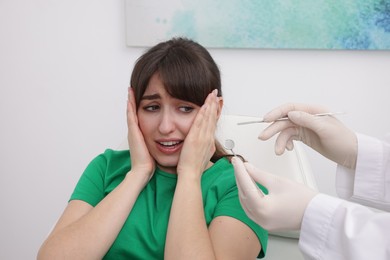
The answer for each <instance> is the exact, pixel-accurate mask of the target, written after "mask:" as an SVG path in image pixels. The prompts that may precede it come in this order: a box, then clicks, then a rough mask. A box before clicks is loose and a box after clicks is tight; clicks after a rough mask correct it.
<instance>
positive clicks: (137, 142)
mask: <svg viewBox="0 0 390 260" xmlns="http://www.w3.org/2000/svg"><path fill="white" fill-rule="evenodd" d="M127 128H128V134H127V140H128V142H129V150H130V154H131V172H132V173H137V174H138V173H140V174H143V175H144V176H146V177H147V178H146V179H145V181H146V182H148V181H149V180H150V178H152V176H153V173H154V170H155V168H156V163H155V161H154V159H153V158H152V156H151V155H150V153H149V150H148V148H147V147H146V144H145V140H144V137H143V135H142V132H141V130H140V129H139V126H138V118H137V109H136V105H135V98H134V90H133V89H132V88H131V87H129V89H128V100H127ZM146 182H145V184H146Z"/></svg>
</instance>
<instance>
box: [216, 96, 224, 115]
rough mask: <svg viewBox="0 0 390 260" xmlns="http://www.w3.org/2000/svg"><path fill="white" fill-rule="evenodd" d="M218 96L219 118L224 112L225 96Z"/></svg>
mask: <svg viewBox="0 0 390 260" xmlns="http://www.w3.org/2000/svg"><path fill="white" fill-rule="evenodd" d="M217 98H218V109H217V117H218V119H219V117H220V115H221V113H222V108H223V97H217Z"/></svg>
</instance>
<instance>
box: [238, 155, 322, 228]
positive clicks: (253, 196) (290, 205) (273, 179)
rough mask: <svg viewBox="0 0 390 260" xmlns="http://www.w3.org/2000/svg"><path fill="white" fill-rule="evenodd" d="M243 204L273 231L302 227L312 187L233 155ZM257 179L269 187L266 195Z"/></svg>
mask: <svg viewBox="0 0 390 260" xmlns="http://www.w3.org/2000/svg"><path fill="white" fill-rule="evenodd" d="M232 164H233V167H234V174H235V176H236V182H237V187H238V191H239V198H240V202H241V206H242V207H243V209H244V210H245V212H246V214H247V215H248V217H249V218H251V219H252V220H253V221H255V222H256V223H257V224H259V225H260V226H262V227H263V228H265V229H267V230H269V231H279V230H298V229H300V228H301V223H302V219H303V215H304V213H305V210H306V207H307V205H308V204H309V202H310V201H311V199H312V198H313V197H314V196H315V195H316V194H317V192H316V191H314V190H312V189H310V188H309V187H307V186H305V185H303V184H300V183H297V182H294V181H291V180H289V179H286V178H284V177H279V176H276V175H274V174H270V173H267V172H263V171H260V170H259V169H256V168H255V167H254V166H253V165H252V164H250V163H243V162H242V161H241V160H240V159H239V158H236V157H234V158H232ZM255 182H257V183H259V184H261V185H263V186H264V187H266V188H267V189H268V194H267V195H265V194H263V192H262V191H261V190H260V188H259V187H258V186H257V185H256V184H255Z"/></svg>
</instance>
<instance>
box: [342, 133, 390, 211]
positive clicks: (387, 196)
mask: <svg viewBox="0 0 390 260" xmlns="http://www.w3.org/2000/svg"><path fill="white" fill-rule="evenodd" d="M357 138H358V157H357V162H356V170H355V171H353V170H351V169H347V168H345V167H343V166H340V165H338V166H337V174H336V190H337V194H338V196H339V197H341V198H344V199H347V200H351V201H353V202H357V203H359V204H363V205H366V206H370V207H375V208H377V209H381V210H386V211H390V192H389V191H390V142H389V141H381V140H379V139H376V138H373V137H369V136H365V135H361V134H357ZM388 139H390V138H388Z"/></svg>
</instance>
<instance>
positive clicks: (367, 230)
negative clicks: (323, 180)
mask: <svg viewBox="0 0 390 260" xmlns="http://www.w3.org/2000/svg"><path fill="white" fill-rule="evenodd" d="M323 112H327V110H326V109H324V108H321V107H318V106H310V105H303V104H291V103H290V104H285V105H282V106H280V107H278V108H276V109H274V110H272V111H270V112H269V113H268V114H267V115H266V116H265V117H264V119H265V121H267V122H270V123H271V122H273V123H272V124H270V126H268V127H267V128H266V129H265V130H264V131H263V132H262V133H261V134H260V136H259V138H260V139H261V140H268V139H269V138H271V137H272V136H274V135H276V134H278V133H279V135H278V137H277V139H276V143H275V152H276V154H278V155H280V154H282V153H283V152H284V151H285V150H286V149H287V150H292V149H293V146H294V145H293V140H299V141H302V142H303V143H305V144H306V145H308V146H310V147H311V148H313V149H314V150H316V151H317V152H319V153H321V154H322V155H323V156H325V157H327V158H328V159H330V160H332V161H334V162H336V163H337V164H338V165H337V173H336V174H337V175H336V190H337V194H338V195H339V197H340V198H335V197H332V196H328V195H326V194H321V193H318V192H316V191H314V190H312V189H310V188H308V187H307V186H305V185H303V184H299V183H296V182H294V181H291V180H289V179H285V178H283V177H279V176H276V175H273V174H270V173H266V172H263V171H261V170H260V169H257V168H255V167H254V166H253V165H251V164H250V163H243V162H242V161H241V160H237V159H236V158H234V160H233V161H232V163H233V166H234V169H235V175H236V181H237V186H238V188H239V197H240V202H241V205H242V207H243V208H244V210H245V212H246V213H247V214H248V216H249V217H250V218H251V219H253V220H254V221H255V222H257V223H258V224H259V225H261V226H263V227H264V228H265V229H268V230H270V231H276V230H298V229H300V230H301V231H300V238H299V248H300V250H301V252H302V254H303V256H304V258H305V259H332V260H335V259H354V260H357V259H376V260H380V259H390V235H389V231H390V213H388V212H384V211H390V140H387V141H380V140H378V139H375V138H372V137H368V136H365V135H362V134H356V133H354V132H353V131H351V130H349V129H348V128H347V127H345V126H344V125H343V124H342V123H341V122H340V121H339V120H337V119H336V118H335V117H332V116H324V117H315V116H313V114H316V113H323ZM284 116H288V117H289V120H287V121H275V120H276V119H278V118H281V117H284ZM253 181H255V182H257V183H260V184H262V185H264V186H265V187H266V188H267V189H268V191H269V193H268V194H267V195H264V194H263V193H262V192H261V190H259V189H258V188H257V186H256V185H255V184H254V182H253ZM341 198H342V199H341ZM358 203H359V204H358ZM360 204H361V205H360ZM362 205H366V206H369V207H373V208H376V209H380V210H383V211H374V210H372V209H370V208H368V207H365V206H362Z"/></svg>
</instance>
